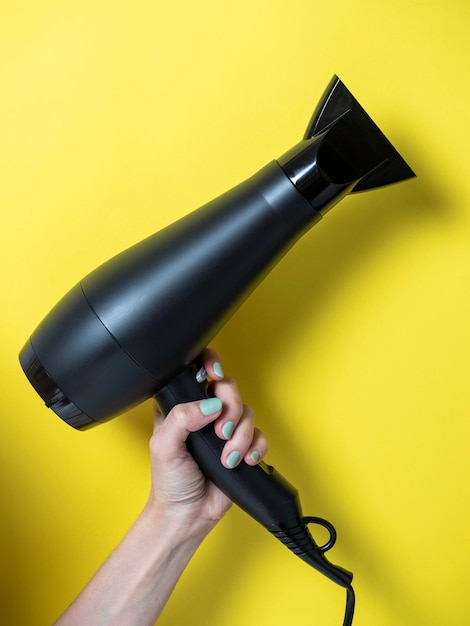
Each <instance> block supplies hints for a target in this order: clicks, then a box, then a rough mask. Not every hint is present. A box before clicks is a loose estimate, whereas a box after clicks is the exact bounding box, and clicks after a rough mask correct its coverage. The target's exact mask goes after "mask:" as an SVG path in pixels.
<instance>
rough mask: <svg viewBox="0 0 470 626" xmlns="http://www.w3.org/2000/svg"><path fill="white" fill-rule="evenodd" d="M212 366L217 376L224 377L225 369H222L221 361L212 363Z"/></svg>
mask: <svg viewBox="0 0 470 626" xmlns="http://www.w3.org/2000/svg"><path fill="white" fill-rule="evenodd" d="M212 367H213V369H214V372H215V373H216V374H217V376H220V378H223V377H224V370H223V369H222V365H221V364H220V363H218V362H216V363H214V364H213V365H212Z"/></svg>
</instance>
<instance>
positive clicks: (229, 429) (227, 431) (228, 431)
mask: <svg viewBox="0 0 470 626" xmlns="http://www.w3.org/2000/svg"><path fill="white" fill-rule="evenodd" d="M234 428H235V424H234V423H233V422H225V424H224V425H223V426H222V435H223V436H224V437H225V439H230V437H231V436H232V433H233V429H234Z"/></svg>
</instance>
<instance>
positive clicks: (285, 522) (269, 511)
mask: <svg viewBox="0 0 470 626" xmlns="http://www.w3.org/2000/svg"><path fill="white" fill-rule="evenodd" d="M207 397H210V389H209V385H208V383H207V380H206V376H205V370H204V368H203V367H202V366H201V365H200V364H198V363H197V362H193V363H191V364H190V365H188V366H187V367H186V368H185V369H184V370H183V371H182V372H181V373H180V374H179V375H178V376H176V377H175V378H174V379H173V380H172V381H171V382H170V383H169V384H168V385H166V386H165V387H164V388H163V389H161V390H160V391H159V392H158V393H157V394H156V396H155V398H156V400H157V402H158V404H159V406H160V408H161V410H162V412H163V413H164V414H165V415H167V414H168V413H169V412H170V410H171V409H172V408H173V407H174V406H175V405H176V404H180V403H183V402H192V401H194V400H203V399H204V398H207ZM224 444H225V441H223V440H222V439H219V437H218V436H217V435H216V433H215V431H214V426H213V424H208V425H207V426H205V427H204V428H202V429H201V430H199V431H197V432H194V433H191V434H190V435H189V437H188V439H187V440H186V445H187V447H188V450H189V452H190V453H191V454H192V456H193V457H194V459H195V461H196V462H197V464H198V465H199V467H200V469H201V471H202V473H203V474H204V475H205V476H206V477H207V478H208V479H209V480H211V481H212V482H213V483H214V484H215V485H216V486H217V487H218V488H219V489H220V490H221V491H223V492H224V493H225V494H226V495H227V496H228V497H229V498H230V499H231V500H232V502H234V503H235V504H237V505H238V506H239V507H240V508H242V509H243V510H244V511H245V512H246V513H248V514H249V515H251V517H253V518H254V519H255V520H257V521H258V522H259V523H260V524H262V525H263V526H264V527H265V528H266V529H267V530H269V531H270V532H271V533H272V534H273V535H274V536H275V537H277V539H279V540H280V541H281V542H282V543H283V544H284V545H286V546H287V547H288V548H289V549H290V550H291V551H292V552H294V553H295V554H297V556H299V557H300V558H301V559H303V560H304V561H306V562H307V563H308V564H309V565H311V566H312V567H315V568H316V569H317V570H319V571H320V572H321V573H322V574H324V575H325V576H327V577H328V578H330V579H331V580H333V581H334V582H336V583H337V584H339V585H341V586H343V587H348V586H350V583H351V579H352V574H351V573H350V572H348V571H347V570H344V569H343V568H341V567H338V566H336V565H333V564H332V563H330V562H329V561H328V560H327V559H326V557H325V555H324V552H326V551H327V550H328V549H329V548H330V547H332V545H333V543H334V538H333V537H335V536H336V533H335V531H334V529H333V533H331V530H330V533H331V537H330V541H329V542H327V544H325V546H322V547H319V546H318V545H317V544H316V543H315V541H314V539H313V537H312V535H311V534H310V532H309V530H308V528H307V524H308V523H310V522H312V521H315V523H320V524H321V525H322V526H325V527H326V528H329V529H330V528H331V524H329V523H328V522H325V520H320V519H319V518H305V519H304V518H303V516H302V510H301V506H300V502H299V498H298V492H297V490H296V489H295V487H293V486H292V485H291V484H290V483H289V482H288V481H287V480H286V479H285V478H283V476H281V474H279V472H277V471H276V470H275V469H274V467H271V466H270V465H266V463H263V462H262V463H259V464H258V465H255V466H251V465H247V464H246V463H243V462H242V463H240V465H238V466H237V467H235V468H234V469H227V468H226V467H224V466H223V465H222V463H221V461H220V455H221V453H222V449H223V447H224Z"/></svg>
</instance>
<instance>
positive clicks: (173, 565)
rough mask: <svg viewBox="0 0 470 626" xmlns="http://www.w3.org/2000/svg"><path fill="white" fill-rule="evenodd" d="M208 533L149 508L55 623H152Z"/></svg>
mask: <svg viewBox="0 0 470 626" xmlns="http://www.w3.org/2000/svg"><path fill="white" fill-rule="evenodd" d="M204 535H205V533H202V532H200V533H198V534H195V535H192V536H189V537H188V534H187V533H186V532H184V529H181V528H178V527H176V526H175V525H173V524H168V523H164V522H163V521H162V520H161V519H160V518H159V517H158V515H157V514H155V513H154V512H153V511H152V510H151V509H149V508H146V509H145V510H144V512H143V513H142V514H141V515H140V516H139V518H138V519H137V520H136V522H135V524H134V525H133V526H132V528H131V529H130V530H129V532H128V533H127V535H126V536H125V538H124V539H123V541H122V542H121V544H120V545H119V546H118V547H117V548H116V549H115V551H114V552H113V553H112V554H111V556H110V557H109V559H108V560H107V561H106V562H105V563H104V565H103V566H102V567H101V568H100V570H99V571H98V572H97V573H96V575H95V576H94V577H93V579H92V580H91V581H90V583H89V584H88V585H87V587H86V588H85V589H84V590H83V591H82V593H81V594H80V595H79V596H78V598H77V599H76V600H75V601H74V602H73V604H72V605H71V606H70V607H69V608H68V609H67V611H66V612H65V613H64V614H63V615H62V617H61V618H59V620H58V621H57V622H56V623H55V626H75V625H76V626H79V625H80V626H83V624H87V626H105V625H111V624H112V626H146V625H149V626H152V625H153V624H154V623H155V621H156V620H157V618H158V616H159V615H160V613H161V611H162V609H163V607H164V606H165V603H166V601H167V600H168V598H169V596H170V594H171V592H172V591H173V589H174V587H175V585H176V583H177V581H178V579H179V578H180V576H181V574H182V572H183V570H184V568H185V567H186V565H187V564H188V562H189V560H190V559H191V557H192V556H193V554H194V552H195V551H196V549H197V548H198V546H199V545H200V543H201V541H202V539H203V538H204Z"/></svg>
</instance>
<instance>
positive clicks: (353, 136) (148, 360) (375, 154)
mask: <svg viewBox="0 0 470 626" xmlns="http://www.w3.org/2000/svg"><path fill="white" fill-rule="evenodd" d="M411 176H414V174H413V172H412V170H411V169H410V168H409V167H408V165H407V164H406V163H405V161H404V160H403V159H402V158H401V156H400V155H399V154H398V152H397V151H396V150H395V149H394V148H393V146H392V145H391V144H390V142H389V141H388V140H387V139H386V137H385V136H384V135H383V134H382V132H381V131H380V130H379V129H378V127H377V126H376V125H375V124H374V122H373V121H372V120H371V119H370V117H369V116H368V115H367V113H366V112H365V111H364V110H363V109H362V108H361V106H360V105H359V104H358V102H357V101H356V100H355V98H354V97H353V96H352V94H351V93H350V92H349V91H348V90H347V89H346V87H345V86H344V84H343V83H342V82H341V81H340V80H339V79H338V78H337V77H336V76H335V77H334V78H333V80H332V81H331V83H330V84H329V86H328V88H327V90H326V91H325V93H324V95H323V97H322V99H321V101H320V103H319V105H318V107H317V108H316V110H315V112H314V114H313V117H312V119H311V121H310V123H309V125H308V128H307V131H306V133H305V136H304V138H303V140H302V141H301V142H300V143H298V144H297V145H295V146H294V147H293V148H292V149H291V150H290V151H289V152H287V153H286V154H284V155H283V156H282V157H281V158H280V159H277V160H276V161H272V162H271V163H269V164H268V165H267V166H265V167H264V168H263V169H262V170H260V171H259V172H258V173H257V174H255V175H254V176H252V177H251V178H250V179H248V180H247V181H245V182H244V183H241V184H240V185H238V186H237V187H235V188H234V189H232V190H230V191H228V192H227V193H225V194H223V195H222V196H220V197H219V198H217V199H216V200H213V201H212V202H210V203H209V204H207V205H205V206H203V207H202V208H200V209H198V210H197V211H194V212H193V213H191V214H189V215H188V216H186V217H184V218H182V219H180V220H179V221H177V222H176V223H174V224H173V225H171V226H169V227H167V228H165V229H163V230H162V231H160V232H158V233H156V234H154V235H152V236H150V237H148V238H147V239H145V240H144V241H142V242H141V243H138V244H136V245H134V246H133V247H131V248H129V249H128V250H126V251H124V252H122V253H121V254H118V255H117V256H116V257H114V258H112V259H111V260H109V261H108V262H106V263H104V264H103V265H102V266H101V267H99V268H98V269H96V270H95V271H93V272H92V273H91V274H89V275H88V276H87V277H86V278H84V280H82V281H81V282H80V283H79V284H78V285H76V286H75V287H74V288H73V289H72V290H71V291H70V292H69V293H68V294H67V295H66V296H65V297H64V298H63V299H62V300H61V301H60V302H59V303H58V304H57V305H56V306H55V308H54V309H52V311H51V312H50V313H49V314H48V315H47V317H46V318H45V319H44V320H43V322H42V323H41V324H40V325H39V327H38V328H37V330H36V331H35V332H34V333H33V335H32V337H31V339H30V340H29V341H28V342H27V343H26V346H25V347H24V348H23V350H22V352H21V354H20V362H21V366H22V368H23V370H24V372H25V374H26V376H27V377H28V379H29V380H30V382H31V384H32V385H33V387H34V388H35V389H36V391H37V392H38V393H39V395H40V396H41V397H42V399H43V400H44V401H45V403H46V405H47V406H48V407H50V408H52V409H53V410H54V411H55V412H56V413H57V414H58V415H59V416H60V417H61V418H62V419H63V420H64V421H66V422H67V423H68V424H70V425H71V426H73V427H74V428H78V429H84V428H87V427H89V426H91V425H94V424H99V423H101V422H105V421H106V420H108V419H110V418H112V417H114V416H116V415H117V414H119V413H122V412H124V411H126V410H127V409H129V408H130V407H132V406H134V405H136V404H138V403H140V402H142V401H143V400H146V399H148V398H150V397H152V396H154V397H156V399H157V401H158V403H159V405H160V407H161V408H162V411H163V412H164V413H165V414H166V413H168V411H169V410H170V409H171V408H172V407H173V406H174V405H175V404H177V403H180V402H189V401H192V400H198V399H202V398H204V397H206V396H207V394H208V388H207V387H208V386H207V382H206V380H205V376H204V372H203V371H202V369H201V367H200V364H199V363H198V355H200V353H201V352H202V350H203V349H204V347H205V346H206V345H207V344H208V342H209V341H210V340H211V339H212V337H213V336H214V335H215V334H216V333H217V331H218V330H219V329H220V328H221V326H222V325H223V324H224V322H225V321H226V320H227V318H228V317H229V316H230V315H231V314H232V313H233V312H234V311H235V310H236V308H237V307H238V306H239V305H240V304H241V303H242V301H243V300H244V299H245V298H246V297H247V296H248V294H249V293H250V292H251V291H252V290H253V289H254V288H255V286H256V285H257V284H258V283H259V282H260V281H261V280H262V278H263V276H264V275H265V274H266V273H267V272H268V271H269V270H270V269H271V268H272V267H273V265H274V264H275V263H276V262H277V261H278V260H279V259H280V258H281V257H282V255H283V254H284V253H285V252H286V251H287V250H288V249H289V248H290V247H291V246H292V245H293V244H294V243H295V241H296V240H297V239H298V238H299V237H300V236H301V235H302V234H304V233H305V232H306V231H307V230H308V229H309V228H310V227H311V226H313V225H314V224H315V223H316V222H318V220H320V219H321V217H322V216H323V215H324V214H325V213H326V212H327V211H328V210H329V209H330V208H331V207H332V206H333V205H334V204H335V203H336V202H338V200H340V199H341V198H343V196H345V195H347V194H349V193H351V192H357V191H363V190H367V189H372V188H375V187H379V186H381V185H385V184H388V183H394V182H397V181H400V180H404V179H406V178H409V177H411ZM223 444H224V442H223V441H221V440H219V439H218V437H217V436H216V435H215V433H214V430H213V427H211V425H209V427H206V428H205V429H203V430H201V431H199V432H197V433H193V434H192V435H191V436H190V438H189V439H188V442H187V445H188V449H189V450H190V451H191V453H192V454H193V456H194V458H195V459H196V461H197V463H198V464H199V466H200V467H201V470H202V471H203V472H204V473H205V474H206V476H207V477H208V478H210V480H212V481H213V482H214V483H215V484H216V485H218V486H219V487H220V488H221V489H222V490H223V491H224V492H225V493H226V494H227V495H228V496H229V497H230V498H231V499H232V500H233V501H234V502H235V503H237V504H238V505H239V506H240V507H241V508H242V509H244V510H245V511H246V512H247V513H249V514H250V515H251V516H252V517H254V518H255V519H256V520H258V521H259V522H260V523H261V524H262V525H263V526H265V527H266V528H267V529H268V530H269V531H270V532H272V533H273V534H274V535H275V536H276V537H278V538H279V539H280V540H281V541H282V542H283V543H284V544H285V545H286V546H287V547H288V548H290V549H291V550H292V551H293V552H294V553H295V554H297V555H298V556H299V557H300V558H302V559H303V560H305V561H306V562H307V563H309V564H310V565H312V566H313V567H315V568H316V569H318V570H319V571H320V572H322V573H323V574H325V575H326V576H328V577H329V578H330V579H331V580H333V581H335V582H336V583H338V584H339V585H342V586H343V587H345V588H347V590H348V602H347V609H346V616H345V621H344V624H350V623H351V620H352V614H353V608H354V594H353V591H352V587H351V580H352V574H351V573H350V572H347V571H346V570H344V569H342V568H340V567H338V566H335V565H333V564H332V563H330V562H329V561H328V560H327V559H326V557H325V552H326V551H327V550H329V549H330V548H331V547H332V545H333V544H334V541H335V537H336V533H335V531H334V528H333V527H332V525H331V524H329V522H327V521H326V520H323V519H320V518H311V517H303V516H302V512H301V507H300V503H299V500H298V497H297V491H296V490H295V489H294V487H292V485H290V484H289V483H288V482H287V481H285V480H284V479H283V478H282V477H281V476H280V474H279V473H277V472H276V471H275V470H274V468H272V467H270V466H268V465H265V464H264V463H262V464H260V465H258V466H255V467H249V466H248V465H246V464H244V463H242V464H241V465H240V466H238V467H237V468H235V469H233V470H228V469H225V468H224V467H223V466H222V464H221V463H220V452H221V448H222V446H223ZM309 523H317V524H321V525H322V526H325V527H326V528H327V529H328V530H329V532H330V539H329V541H328V542H327V543H326V544H325V545H323V546H319V545H317V543H316V542H315V541H314V539H313V538H312V536H311V534H310V532H309V529H308V527H307V525H308V524H309Z"/></svg>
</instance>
